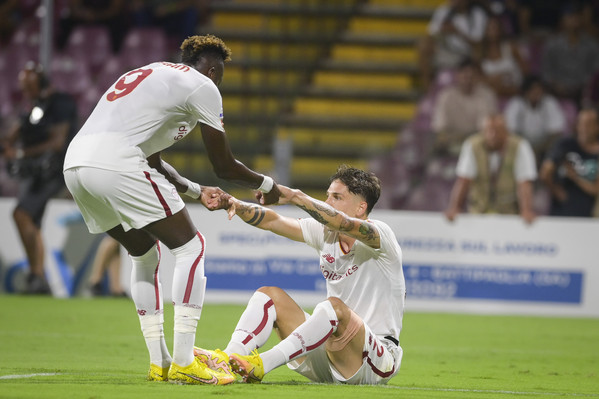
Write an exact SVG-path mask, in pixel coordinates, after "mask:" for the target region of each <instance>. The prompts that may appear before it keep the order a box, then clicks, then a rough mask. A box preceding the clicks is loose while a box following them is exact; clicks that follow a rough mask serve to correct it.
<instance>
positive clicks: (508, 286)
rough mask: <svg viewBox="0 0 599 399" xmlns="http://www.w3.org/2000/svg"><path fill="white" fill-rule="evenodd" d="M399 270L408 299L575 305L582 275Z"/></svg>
mask: <svg viewBox="0 0 599 399" xmlns="http://www.w3.org/2000/svg"><path fill="white" fill-rule="evenodd" d="M403 267H404V275H405V278H406V289H407V295H408V297H411V298H431V299H466V298H467V299H497V300H506V301H540V302H561V303H576V304H578V303H581V299H582V286H583V279H584V273H583V272H575V271H574V272H573V271H566V270H555V269H551V270H547V269H529V268H498V267H490V266H466V265H459V266H456V265H434V264H418V263H411V264H404V265H403Z"/></svg>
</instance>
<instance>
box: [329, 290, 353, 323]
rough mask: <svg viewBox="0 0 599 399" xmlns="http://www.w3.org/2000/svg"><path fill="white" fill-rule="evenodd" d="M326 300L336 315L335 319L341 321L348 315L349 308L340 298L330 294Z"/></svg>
mask: <svg viewBox="0 0 599 399" xmlns="http://www.w3.org/2000/svg"><path fill="white" fill-rule="evenodd" d="M327 301H329V302H330V303H331V306H332V307H333V310H334V311H335V314H336V315H337V320H339V321H341V320H344V319H345V318H347V317H349V308H348V307H347V305H346V304H345V302H343V301H342V300H341V299H339V298H337V297H334V296H331V297H328V298H327Z"/></svg>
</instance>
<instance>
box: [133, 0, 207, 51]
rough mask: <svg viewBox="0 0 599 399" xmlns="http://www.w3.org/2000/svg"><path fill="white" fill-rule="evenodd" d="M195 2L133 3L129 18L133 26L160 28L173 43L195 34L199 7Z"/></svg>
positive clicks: (158, 0)
mask: <svg viewBox="0 0 599 399" xmlns="http://www.w3.org/2000/svg"><path fill="white" fill-rule="evenodd" d="M196 3H198V1H197V0H175V1H173V0H151V1H142V0H136V1H133V2H132V4H131V6H130V8H131V16H132V19H133V25H135V26H140V27H144V26H160V27H161V28H162V29H163V30H164V33H165V34H166V35H167V36H168V37H169V38H170V39H172V41H173V42H175V43H181V42H182V41H183V40H185V39H186V38H187V37H189V36H193V35H195V33H196V29H197V27H198V23H199V17H200V7H199V5H198V4H196Z"/></svg>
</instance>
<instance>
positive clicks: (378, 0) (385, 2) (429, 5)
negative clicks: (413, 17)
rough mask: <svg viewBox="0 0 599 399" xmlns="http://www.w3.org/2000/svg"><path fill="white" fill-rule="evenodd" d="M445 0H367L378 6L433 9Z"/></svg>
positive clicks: (371, 4)
mask: <svg viewBox="0 0 599 399" xmlns="http://www.w3.org/2000/svg"><path fill="white" fill-rule="evenodd" d="M446 2H447V1H446V0H369V1H368V4H369V5H370V6H379V7H386V8H392V7H410V8H425V9H429V10H434V9H435V8H436V7H438V6H440V5H442V4H445V3H446Z"/></svg>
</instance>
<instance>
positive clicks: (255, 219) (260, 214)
mask: <svg viewBox="0 0 599 399" xmlns="http://www.w3.org/2000/svg"><path fill="white" fill-rule="evenodd" d="M252 209H253V210H254V216H252V218H251V219H250V220H247V221H246V223H247V224H251V225H252V226H258V225H259V224H260V222H262V219H264V215H266V209H264V208H262V207H261V206H253V207H252Z"/></svg>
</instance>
